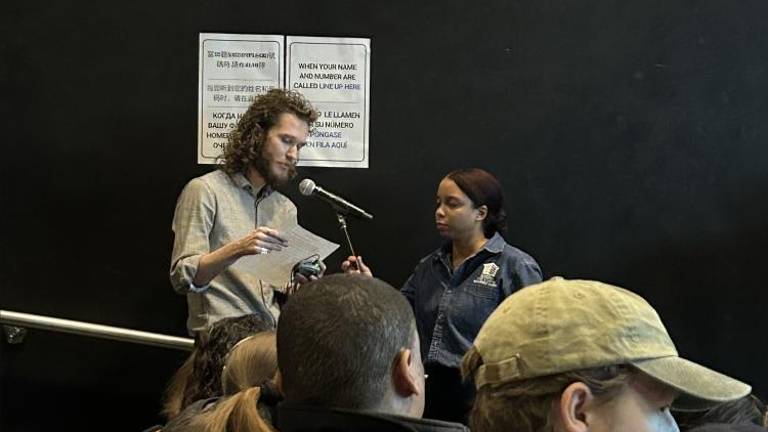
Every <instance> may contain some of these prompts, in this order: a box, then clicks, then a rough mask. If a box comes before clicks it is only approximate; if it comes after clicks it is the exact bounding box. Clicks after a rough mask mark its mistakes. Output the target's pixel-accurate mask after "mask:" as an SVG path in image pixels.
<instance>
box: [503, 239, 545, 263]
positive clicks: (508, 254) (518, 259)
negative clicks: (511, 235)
mask: <svg viewBox="0 0 768 432" xmlns="http://www.w3.org/2000/svg"><path fill="white" fill-rule="evenodd" d="M501 255H502V257H503V259H504V260H507V261H509V262H512V263H514V264H515V265H519V266H534V267H538V266H539V264H538V263H537V262H536V260H535V259H534V258H533V257H532V256H530V255H529V254H528V253H526V252H524V251H523V250H522V249H519V248H516V247H515V246H512V245H510V244H509V243H505V244H504V249H503V250H502V251H501Z"/></svg>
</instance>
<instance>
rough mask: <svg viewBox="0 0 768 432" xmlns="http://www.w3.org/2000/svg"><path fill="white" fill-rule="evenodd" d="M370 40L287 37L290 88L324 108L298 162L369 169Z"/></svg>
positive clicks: (316, 105) (288, 84)
mask: <svg viewBox="0 0 768 432" xmlns="http://www.w3.org/2000/svg"><path fill="white" fill-rule="evenodd" d="M370 43H371V41H370V39H362V38H329V37H304V36H287V40H286V48H287V51H288V55H287V58H288V62H287V63H288V64H287V83H286V84H287V88H288V89H290V90H296V91H299V92H301V93H302V94H304V96H306V97H307V99H309V101H310V102H312V104H313V105H314V106H315V108H316V109H317V110H318V111H319V112H320V118H319V119H318V120H317V122H316V123H315V124H314V125H313V131H312V134H311V136H310V137H309V139H308V140H307V145H306V146H304V147H303V148H302V149H301V155H300V162H299V165H301V166H322V167H348V168H368V132H369V130H368V129H369V128H368V125H369V121H368V113H369V105H370V64H371V49H370Z"/></svg>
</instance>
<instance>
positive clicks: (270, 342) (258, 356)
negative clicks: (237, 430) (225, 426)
mask: <svg viewBox="0 0 768 432" xmlns="http://www.w3.org/2000/svg"><path fill="white" fill-rule="evenodd" d="M276 373H277V346H276V342H275V332H274V331H272V330H270V331H266V332H261V333H256V334H254V335H251V336H248V337H246V338H245V339H243V340H241V341H240V342H238V343H237V344H236V345H235V346H234V347H233V348H232V350H231V351H230V352H229V354H227V357H226V360H225V362H224V367H223V370H222V373H221V384H222V387H223V392H224V394H225V395H232V394H235V393H237V392H239V391H241V390H245V389H247V388H250V387H255V386H259V385H261V384H263V383H264V382H266V381H269V380H271V379H273V378H274V377H275V374H276Z"/></svg>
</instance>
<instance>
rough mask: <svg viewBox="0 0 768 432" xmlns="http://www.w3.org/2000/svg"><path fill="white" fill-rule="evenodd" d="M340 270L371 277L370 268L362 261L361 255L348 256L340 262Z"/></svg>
mask: <svg viewBox="0 0 768 432" xmlns="http://www.w3.org/2000/svg"><path fill="white" fill-rule="evenodd" d="M341 271H343V272H344V273H360V274H364V275H366V276H371V277H373V272H371V269H370V268H369V267H368V266H367V265H365V263H364V262H363V257H361V256H350V257H348V258H347V259H346V260H345V261H344V262H343V263H341Z"/></svg>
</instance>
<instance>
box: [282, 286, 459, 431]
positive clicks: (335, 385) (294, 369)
mask: <svg viewBox="0 0 768 432" xmlns="http://www.w3.org/2000/svg"><path fill="white" fill-rule="evenodd" d="M277 354H278V364H279V371H280V372H279V378H278V383H279V386H280V387H281V389H282V391H283V394H284V396H285V402H283V403H282V404H280V406H279V407H278V416H277V421H276V426H277V429H278V430H280V431H281V432H294V431H319V430H323V431H326V430H335V431H346V430H378V431H388V430H411V431H413V430H416V431H427V430H429V431H454V430H455V431H460V430H466V428H465V427H464V426H462V425H460V424H455V423H449V422H442V421H436V420H423V419H420V418H419V417H421V415H422V413H423V410H424V370H423V366H422V363H421V353H420V348H419V337H418V334H417V332H416V323H415V320H414V316H413V311H412V310H411V307H410V306H409V304H408V301H407V300H406V299H405V298H404V297H403V296H402V295H400V294H399V292H398V291H397V290H396V289H394V288H393V287H392V286H390V285H389V284H387V283H385V282H383V281H381V280H379V279H375V278H372V277H366V276H362V275H359V274H337V275H331V276H326V277H324V278H322V279H319V280H317V281H313V282H310V283H309V284H307V285H305V286H304V287H303V288H302V289H301V290H300V291H299V292H298V293H296V294H294V295H293V296H292V297H291V298H289V300H288V303H286V305H285V306H284V308H283V312H282V315H281V318H280V322H279V323H278V328H277Z"/></svg>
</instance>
